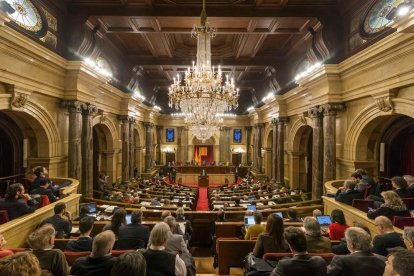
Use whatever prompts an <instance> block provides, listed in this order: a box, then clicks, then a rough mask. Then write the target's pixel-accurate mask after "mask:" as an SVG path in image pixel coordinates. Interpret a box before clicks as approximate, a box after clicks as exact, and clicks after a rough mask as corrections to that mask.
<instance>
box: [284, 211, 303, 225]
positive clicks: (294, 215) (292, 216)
mask: <svg viewBox="0 0 414 276" xmlns="http://www.w3.org/2000/svg"><path fill="white" fill-rule="evenodd" d="M287 215H288V218H287V219H286V221H287V222H302V219H301V218H298V212H296V210H295V208H288V210H287Z"/></svg>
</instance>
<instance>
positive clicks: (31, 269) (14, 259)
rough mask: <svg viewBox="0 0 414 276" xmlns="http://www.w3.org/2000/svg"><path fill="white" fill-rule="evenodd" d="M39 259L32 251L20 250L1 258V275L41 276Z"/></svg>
mask: <svg viewBox="0 0 414 276" xmlns="http://www.w3.org/2000/svg"><path fill="white" fill-rule="evenodd" d="M41 273H42V269H41V268H40V264H39V260H38V259H37V257H36V256H35V255H33V254H32V253H30V252H20V253H17V254H15V255H11V256H8V257H6V258H1V259H0V275H8V276H40V275H41Z"/></svg>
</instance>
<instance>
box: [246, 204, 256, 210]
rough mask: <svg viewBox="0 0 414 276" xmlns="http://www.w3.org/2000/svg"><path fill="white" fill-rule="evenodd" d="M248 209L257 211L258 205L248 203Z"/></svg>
mask: <svg viewBox="0 0 414 276" xmlns="http://www.w3.org/2000/svg"><path fill="white" fill-rule="evenodd" d="M247 210H251V211H256V205H247Z"/></svg>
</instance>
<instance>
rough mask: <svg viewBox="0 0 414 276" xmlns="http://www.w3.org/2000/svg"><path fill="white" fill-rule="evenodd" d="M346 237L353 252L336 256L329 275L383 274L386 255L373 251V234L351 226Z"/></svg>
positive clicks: (363, 275)
mask: <svg viewBox="0 0 414 276" xmlns="http://www.w3.org/2000/svg"><path fill="white" fill-rule="evenodd" d="M345 237H346V241H347V246H348V249H349V251H350V252H351V254H349V255H336V256H334V257H333V259H332V261H331V263H330V264H329V266H328V276H336V275H342V276H348V275H352V276H366V275H370V276H382V274H383V273H384V268H385V257H383V256H380V255H377V254H373V253H372V252H371V236H370V235H369V234H368V233H367V232H366V231H365V230H363V229H361V228H359V227H349V228H348V229H347V230H346V231H345Z"/></svg>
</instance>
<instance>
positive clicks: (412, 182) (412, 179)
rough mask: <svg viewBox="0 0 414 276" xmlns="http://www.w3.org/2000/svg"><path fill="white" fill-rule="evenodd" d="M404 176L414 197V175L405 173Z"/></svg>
mask: <svg viewBox="0 0 414 276" xmlns="http://www.w3.org/2000/svg"><path fill="white" fill-rule="evenodd" d="M403 178H404V179H405V181H407V186H408V188H407V189H408V190H409V191H410V193H411V197H414V176H412V175H408V174H407V175H404V176H403Z"/></svg>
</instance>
